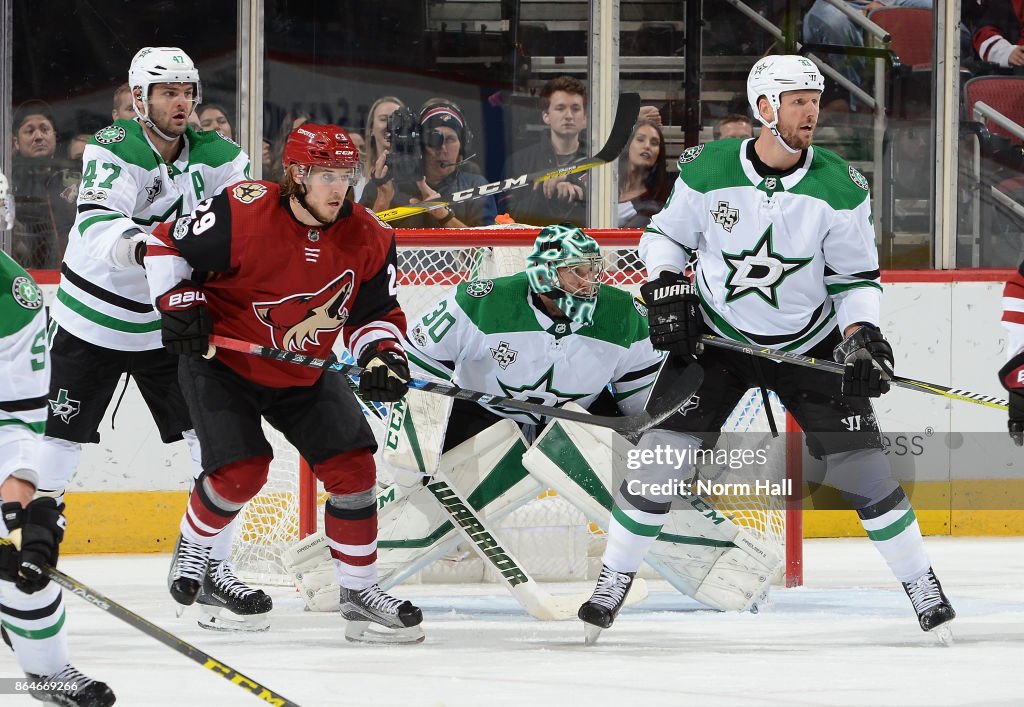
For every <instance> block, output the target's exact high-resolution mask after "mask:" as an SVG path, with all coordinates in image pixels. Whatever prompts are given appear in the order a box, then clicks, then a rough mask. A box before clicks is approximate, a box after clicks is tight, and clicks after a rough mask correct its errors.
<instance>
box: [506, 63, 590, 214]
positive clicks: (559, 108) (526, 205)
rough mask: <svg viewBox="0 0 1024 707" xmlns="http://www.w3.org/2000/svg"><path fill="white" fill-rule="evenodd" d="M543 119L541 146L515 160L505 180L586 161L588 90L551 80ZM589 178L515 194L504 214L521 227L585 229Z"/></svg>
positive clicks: (558, 180)
mask: <svg viewBox="0 0 1024 707" xmlns="http://www.w3.org/2000/svg"><path fill="white" fill-rule="evenodd" d="M540 111H541V119H542V120H543V121H544V124H545V125H547V126H548V127H549V128H550V130H549V131H548V132H547V133H545V135H544V137H543V138H541V140H540V142H539V143H538V144H536V145H533V146H531V147H527V148H525V149H523V150H520V151H519V152H516V153H515V154H513V155H512V156H511V157H510V158H509V160H508V163H507V164H506V165H505V176H506V177H519V176H521V175H523V174H529V173H531V172H539V171H543V170H553V169H556V168H558V167H562V166H565V165H567V164H569V163H570V162H572V161H573V160H576V159H578V158H580V157H585V156H586V154H587V147H586V144H585V142H584V141H583V140H581V139H580V133H581V132H582V131H583V130H584V129H585V128H586V127H587V89H586V86H584V85H583V83H582V82H581V81H579V80H578V79H574V78H572V77H571V76H559V77H558V78H554V79H551V80H550V81H548V82H547V83H546V84H544V87H543V88H542V89H541V92H540ZM586 184H587V173H586V172H581V173H579V174H571V175H568V176H566V177H558V178H555V179H549V180H547V181H544V182H541V183H540V184H537V185H535V186H534V187H533V188H532V189H516V190H513V191H511V192H508V193H507V194H506V195H505V196H504V198H503V199H502V204H503V207H504V208H503V210H505V211H507V212H508V213H509V215H510V216H512V218H514V219H515V220H516V221H517V222H518V223H528V224H532V225H534V226H547V225H550V224H552V223H562V224H570V225H573V226H585V225H586V218H587V204H586Z"/></svg>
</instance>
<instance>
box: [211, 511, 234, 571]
mask: <svg viewBox="0 0 1024 707" xmlns="http://www.w3.org/2000/svg"><path fill="white" fill-rule="evenodd" d="M241 517H242V514H241V513H239V514H238V515H236V516H235V517H234V518H233V519H232V521H231V522H230V523H228V524H227V525H225V526H224V529H223V530H221V531H220V534H219V535H217V536H216V537H215V538H214V539H213V549H212V550H211V551H210V559H211V560H217V561H220V560H229V559H231V544H232V543H233V542H234V539H235V531H236V530H237V529H238V524H239V522H240V519H241Z"/></svg>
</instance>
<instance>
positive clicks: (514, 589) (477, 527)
mask: <svg viewBox="0 0 1024 707" xmlns="http://www.w3.org/2000/svg"><path fill="white" fill-rule="evenodd" d="M427 490H429V491H430V493H431V494H433V496H434V498H435V499H436V500H437V502H438V503H439V504H441V507H442V508H444V510H445V512H446V513H447V514H448V515H449V517H450V518H451V519H452V523H453V524H454V525H455V527H456V528H458V530H459V533H461V534H462V536H463V537H464V538H465V539H466V540H468V541H469V542H470V543H472V545H473V548H474V549H475V550H476V553H477V554H478V555H479V556H480V558H481V559H482V560H483V561H484V562H487V563H489V564H490V565H491V566H492V567H493V568H494V569H495V570H496V571H497V573H498V576H499V577H500V578H501V582H502V584H504V585H505V588H506V589H508V591H509V593H510V594H512V596H513V597H515V599H516V601H518V602H519V604H520V605H521V606H522V607H523V608H524V609H526V611H527V613H528V614H530V616H532V617H533V618H535V619H539V620H541V621H562V620H565V619H571V618H574V617H575V616H576V612H577V611H579V608H580V605H581V604H582V603H583V602H584V601H586V600H587V598H588V597H587V596H578V597H577V596H553V595H551V594H549V593H548V592H547V591H545V590H544V589H543V588H541V586H540V585H539V584H537V582H536V580H534V579H533V578H532V577H531V576H530V575H529V574H528V573H527V572H526V570H525V569H524V568H523V566H522V565H521V564H520V563H519V562H518V561H517V560H516V559H515V557H513V556H512V553H511V552H509V551H508V550H506V549H505V548H503V547H502V546H501V545H500V544H499V543H498V541H497V539H496V538H495V536H494V534H493V533H491V531H490V530H488V528H487V526H486V525H485V524H484V522H483V521H482V520H481V519H480V517H479V516H477V515H476V513H474V512H473V509H472V507H470V505H469V503H467V502H466V500H465V499H464V498H462V496H460V495H459V492H458V491H456V490H455V489H454V488H452V487H451V486H450V485H449V484H448V483H447V482H446V481H445V480H444V479H442V478H439V477H438V476H434V478H433V479H431V480H430V481H429V482H428V483H427ZM634 589H639V590H640V592H639V596H638V597H637V598H635V599H634V601H640V600H642V599H645V598H646V597H647V585H646V584H643V585H642V586H641V587H634Z"/></svg>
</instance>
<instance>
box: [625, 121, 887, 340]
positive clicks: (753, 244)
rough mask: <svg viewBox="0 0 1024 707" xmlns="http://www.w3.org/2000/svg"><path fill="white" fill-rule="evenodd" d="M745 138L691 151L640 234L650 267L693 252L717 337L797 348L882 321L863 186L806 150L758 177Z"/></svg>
mask: <svg viewBox="0 0 1024 707" xmlns="http://www.w3.org/2000/svg"><path fill="white" fill-rule="evenodd" d="M748 142H749V141H741V140H735V139H732V140H719V141H716V142H711V143H708V144H705V145H700V146H698V147H692V148H688V149H686V150H684V151H683V154H682V155H681V156H680V158H679V177H678V179H676V182H675V185H674V187H673V190H672V195H671V196H670V198H669V201H668V203H666V205H665V208H664V209H663V210H662V211H661V212H660V213H658V214H656V215H655V216H654V218H653V219H652V220H651V223H650V225H649V226H648V227H647V229H646V230H645V232H644V235H643V237H642V238H641V240H640V257H641V258H642V259H643V261H644V263H645V264H646V266H647V270H648V273H650V274H652V275H653V274H655V273H657V272H659V271H660V270H662V269H665V268H666V267H668V268H672V269H675V270H678V271H682V270H683V269H684V266H685V264H686V262H687V261H688V260H689V258H690V256H691V255H692V254H693V253H694V252H697V253H698V254H699V255H698V260H697V268H696V277H695V281H696V285H697V289H698V293H699V295H700V298H701V304H702V309H703V314H704V320H705V322H706V323H707V324H708V325H709V326H710V328H711V329H713V330H714V331H715V332H717V333H718V334H719V335H721V336H724V337H727V338H730V339H734V340H736V341H742V342H747V343H755V344H758V345H761V346H768V347H771V348H777V349H783V350H785V351H793V352H796V353H801V352H804V351H807V350H808V349H810V348H811V347H812V346H814V344H816V343H818V342H819V341H821V340H822V339H824V338H825V337H826V336H827V335H828V334H829V332H831V331H832V329H834V328H835V327H836V326H837V325H838V326H839V327H840V330H843V329H845V327H846V326H848V325H850V324H853V323H855V322H868V323H871V324H874V325H876V326H877V325H878V322H879V306H880V299H881V291H882V286H881V284H880V279H879V275H880V273H879V270H878V253H877V252H876V250H875V234H874V228H873V226H872V219H871V204H870V198H869V193H868V182H867V180H866V179H865V178H864V176H863V175H862V174H861V173H860V172H858V171H857V170H856V169H855V168H853V167H852V166H850V165H848V164H847V163H846V162H844V161H843V160H842V159H841V158H840V157H839V156H838V155H836V154H835V153H833V152H830V151H828V150H825V149H821V148H809V149H808V150H807V156H806V159H805V160H804V163H803V164H802V165H801V166H800V167H799V168H798V169H796V170H795V171H793V172H792V173H791V174H788V175H785V176H781V177H774V176H769V177H761V176H760V175H759V174H758V173H757V171H756V170H755V168H754V165H753V163H752V162H751V161H750V159H748V157H747V144H748Z"/></svg>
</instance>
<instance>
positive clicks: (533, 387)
mask: <svg viewBox="0 0 1024 707" xmlns="http://www.w3.org/2000/svg"><path fill="white" fill-rule="evenodd" d="M554 375H555V367H554V366H551V367H550V368H548V370H547V371H546V372H545V373H544V375H542V376H541V377H540V378H538V379H537V381H536V382H535V383H528V384H526V385H524V386H520V387H516V386H511V385H506V384H504V383H502V382H501V381H500V380H499V381H498V385H499V386H501V390H502V391H503V392H504V393H505V397H508V398H516V399H517V400H524V401H526V402H529V403H539V404H541V405H560V404H562V403H567V402H569V401H570V400H579V399H580V398H583V397H586V393H563V392H561V391H559V390H556V389H555V388H553V387H552V386H551V379H552V378H554ZM526 392H530V393H534V395H525V396H524V395H516V393H526ZM496 407H499V408H500V406H496ZM506 412H508V413H510V414H514V415H523V416H525V417H528V418H529V419H530V422H532V423H533V424H535V425H539V424H541V422H542V420H541V416H540V415H532V414H530V413H528V412H521V411H519V410H506Z"/></svg>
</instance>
